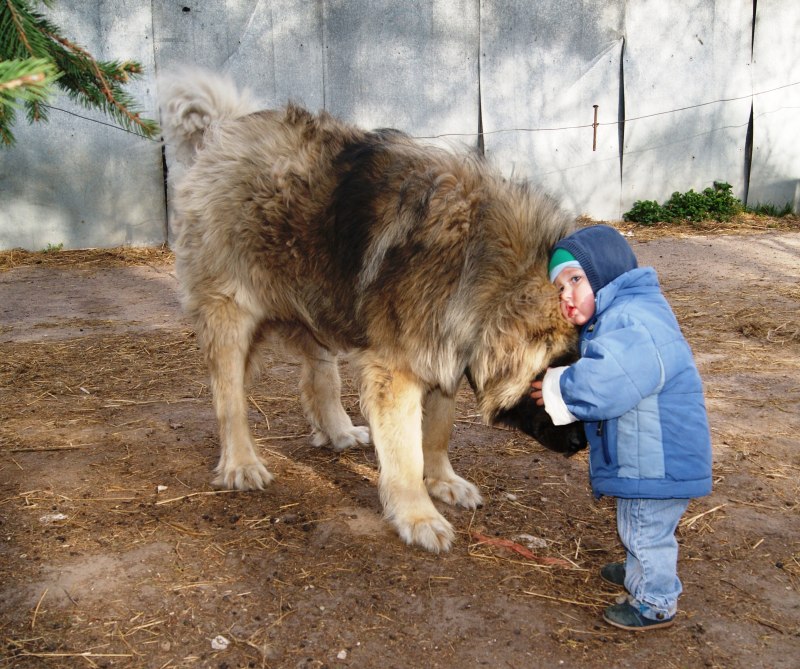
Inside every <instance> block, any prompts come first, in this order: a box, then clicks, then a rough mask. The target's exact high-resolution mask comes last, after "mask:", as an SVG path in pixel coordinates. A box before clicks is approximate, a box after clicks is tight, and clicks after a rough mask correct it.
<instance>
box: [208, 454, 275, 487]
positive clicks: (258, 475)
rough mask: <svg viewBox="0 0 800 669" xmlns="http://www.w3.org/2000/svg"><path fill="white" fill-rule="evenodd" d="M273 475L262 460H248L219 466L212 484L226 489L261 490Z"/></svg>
mask: <svg viewBox="0 0 800 669" xmlns="http://www.w3.org/2000/svg"><path fill="white" fill-rule="evenodd" d="M273 478H274V477H273V476H272V474H270V472H269V470H268V469H267V468H266V466H265V465H264V463H263V462H261V461H260V460H259V461H257V462H250V463H247V464H241V465H236V466H222V465H221V466H220V467H218V468H217V477H216V478H215V479H214V481H213V482H212V484H213V485H214V487H216V488H223V489H226V490H263V489H264V486H266V485H269V484H270V483H271V482H272V479H273Z"/></svg>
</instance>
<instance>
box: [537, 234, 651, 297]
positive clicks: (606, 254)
mask: <svg viewBox="0 0 800 669" xmlns="http://www.w3.org/2000/svg"><path fill="white" fill-rule="evenodd" d="M562 250H563V251H565V252H567V253H569V254H570V255H571V256H572V257H574V258H575V260H577V261H578V262H579V263H580V267H581V269H582V270H583V271H584V272H585V273H586V278H587V279H588V280H589V285H590V286H591V287H592V291H593V292H594V294H595V295H597V293H598V292H599V291H600V289H601V288H604V287H605V286H606V285H608V284H609V283H611V282H612V281H613V280H614V279H616V278H617V277H619V276H622V275H623V274H625V272H629V271H630V270H632V269H636V268H637V267H638V266H639V263H638V262H637V261H636V255H635V254H634V253H633V249H631V247H630V245H629V244H628V242H627V241H626V240H625V237H623V236H622V235H621V234H620V233H619V232H617V231H616V230H615V229H614V228H612V227H611V226H610V225H602V224H601V225H591V226H589V227H587V228H580V229H579V230H577V231H575V232H573V233H572V234H571V235H569V236H568V237H564V239H562V240H561V241H560V242H558V243H557V244H556V245H555V247H554V248H553V251H552V256H551V257H552V258H555V255H556V253H558V252H559V251H562Z"/></svg>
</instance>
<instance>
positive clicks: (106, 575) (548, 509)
mask: <svg viewBox="0 0 800 669" xmlns="http://www.w3.org/2000/svg"><path fill="white" fill-rule="evenodd" d="M630 239H631V241H632V243H633V245H634V248H635V250H636V253H637V255H638V256H639V259H640V262H641V263H642V264H648V265H653V266H654V267H655V268H656V269H657V270H658V272H659V275H660V277H661V280H662V284H663V286H664V290H665V293H666V295H667V297H668V299H669V300H670V302H671V304H672V305H673V307H674V309H675V311H676V313H677V315H678V318H679V320H680V322H681V325H682V327H683V328H684V331H685V333H686V335H687V338H688V339H689V341H690V343H691V344H692V346H693V348H694V351H695V354H696V357H697V360H698V364H699V367H700V370H701V373H702V375H703V378H704V381H705V384H706V394H707V403H708V409H709V413H710V420H711V426H712V435H713V444H714V480H715V489H714V493H713V494H712V495H711V496H709V497H706V498H703V499H699V500H695V501H693V502H692V504H691V505H690V507H689V511H688V512H687V514H686V516H685V517H684V520H683V522H682V524H681V526H680V528H679V540H680V543H681V554H680V564H679V573H680V575H681V578H682V580H683V582H684V588H685V592H684V595H683V596H682V598H681V601H680V614H679V618H678V620H677V623H676V624H675V626H674V627H672V628H670V629H667V630H662V631H658V632H651V633H647V634H632V633H627V632H623V631H621V630H616V629H614V628H610V627H608V626H606V625H604V624H603V623H602V621H601V619H600V613H601V611H602V609H603V607H604V606H606V605H607V604H609V603H611V602H613V600H614V598H615V597H616V596H617V594H618V592H617V591H615V590H614V589H613V588H611V587H610V586H607V585H605V584H604V583H603V582H602V581H601V580H600V578H599V576H598V573H597V572H598V569H599V567H600V566H601V565H603V564H604V563H605V562H608V561H611V560H616V559H619V558H620V557H621V549H620V546H619V544H618V541H617V538H616V533H615V526H614V517H613V508H614V507H613V500H608V499H602V500H600V501H595V500H594V499H593V498H592V495H591V494H590V491H589V487H588V480H587V462H586V457H585V453H583V454H579V455H577V456H575V457H574V458H572V459H565V458H563V457H561V456H560V455H557V454H554V453H551V452H548V451H545V450H544V449H543V448H541V447H540V446H539V445H538V444H537V443H536V442H534V441H532V440H530V439H528V438H527V437H525V436H524V435H521V434H519V433H516V432H512V431H508V430H501V429H495V428H490V427H486V426H483V425H481V424H480V423H479V421H478V419H477V417H476V414H475V410H474V401H473V398H472V396H471V393H470V392H469V391H468V390H467V389H462V391H461V394H460V401H459V415H458V420H457V423H456V425H455V427H454V430H453V437H452V460H453V463H454V466H455V468H456V470H457V471H458V472H459V473H460V474H462V475H464V476H466V477H467V478H468V479H470V480H472V481H473V482H475V483H476V484H477V485H478V486H479V487H480V488H481V491H482V493H483V496H484V500H485V502H486V503H485V505H484V506H483V507H482V508H480V509H478V510H477V511H476V512H474V513H473V512H470V511H465V510H461V509H456V508H449V507H447V506H446V505H438V506H439V508H440V509H442V512H443V513H444V514H445V515H446V516H447V518H448V519H449V520H450V521H451V522H452V523H453V525H454V527H455V528H456V530H457V532H458V537H457V540H456V542H455V545H454V547H453V550H452V551H451V552H450V553H448V554H442V555H433V554H429V553H426V552H424V551H422V550H419V549H416V548H410V547H408V546H406V545H404V544H403V543H402V542H401V541H400V540H399V539H398V538H397V537H396V535H395V534H394V533H393V532H392V531H391V529H389V528H388V526H387V525H386V524H385V523H384V522H383V521H382V519H381V515H380V513H381V511H380V505H379V501H378V495H377V490H376V481H377V473H376V461H375V456H374V453H373V451H372V449H371V447H362V448H357V449H355V450H351V451H348V452H346V453H343V454H335V453H333V452H331V451H329V450H325V449H316V448H313V447H312V446H311V445H310V444H309V442H308V429H307V427H306V424H305V422H304V420H303V417H302V414H301V411H300V407H299V403H298V401H297V396H296V386H297V366H296V364H295V363H294V362H293V361H292V360H291V359H289V358H285V357H282V356H281V355H279V354H278V355H275V356H274V357H273V359H272V360H271V361H270V365H269V366H268V373H267V374H266V375H265V377H264V378H263V379H262V380H261V382H259V384H258V385H256V386H254V387H253V388H252V392H251V396H250V400H251V412H250V418H251V422H252V426H253V430H254V432H255V435H256V437H257V438H258V442H259V444H260V446H261V448H262V451H263V454H264V457H265V459H266V460H267V461H268V463H269V466H270V469H271V470H272V471H273V472H274V473H275V474H276V475H277V478H276V481H275V483H274V484H273V485H272V486H271V487H270V488H269V489H268V490H266V491H265V492H262V493H238V492H228V491H217V490H214V489H213V488H212V487H211V486H210V481H211V470H212V468H213V467H214V465H215V462H216V458H217V437H216V426H215V422H214V417H213V412H212V408H211V402H210V398H209V391H208V386H207V381H206V375H205V372H204V370H203V369H202V367H201V363H200V358H199V354H198V351H197V348H196V344H195V340H194V337H193V335H192V333H191V331H190V329H189V328H188V326H187V324H186V322H185V321H184V320H183V319H182V316H181V313H180V309H179V306H178V302H177V298H176V289H177V282H176V280H175V275H174V268H173V265H172V260H171V256H170V255H169V253H167V252H158V251H152V252H141V253H139V254H137V253H135V252H132V251H127V252H92V253H70V252H62V253H59V254H45V255H41V254H24V253H16V254H9V253H6V254H2V259H1V260H2V262H1V263H0V269H2V270H3V271H0V450H1V451H2V455H3V457H2V460H0V667H15V668H19V669H28V668H33V667H37V668H38V667H46V668H51V667H146V668H153V669H165V668H167V667H170V668H179V667H212V668H215V669H233V668H236V667H270V668H277V667H297V668H300V667H303V668H308V669H311V668H319V667H329V668H331V669H335V668H336V667H365V668H371V667H380V668H381V669H390V668H392V667H396V668H416V667H426V668H431V669H433V668H435V667H439V668H447V669H450V668H461V667H480V666H488V667H502V668H507V667H510V668H523V667H587V668H598V669H599V668H604V669H605V668H611V667H646V666H651V665H657V666H660V667H681V668H687V667H723V668H734V667H741V668H745V667H746V668H748V669H750V668H756V667H763V668H769V669H779V668H785V669H789V668H796V667H798V666H799V665H798V663H799V662H800V660H799V659H798V658H800V596H798V590H800V513H799V512H798V511H799V509H798V493H800V449H799V448H798V437H797V435H798V433H800V413H799V412H798V406H799V405H800V316H799V315H798V314H799V310H800V285H799V284H798V275H799V272H798V268H800V229H798V227H797V226H795V227H794V229H789V230H786V229H783V230H778V231H770V230H764V231H757V230H754V229H752V228H750V229H749V230H748V231H747V234H737V235H720V234H705V235H697V234H687V233H685V232H681V231H678V232H677V233H675V232H672V233H671V234H670V235H669V236H663V235H658V234H656V235H653V234H650V233H645V232H643V231H638V230H637V231H635V232H634V233H633V235H632V236H631V237H630ZM345 376H346V380H345V385H346V388H345V403H346V408H347V409H348V411H349V412H350V413H351V415H352V416H353V417H354V420H355V422H357V423H362V422H363V418H362V417H361V415H360V413H359V410H358V399H357V396H356V393H355V389H354V387H353V384H352V381H351V380H350V377H349V375H347V370H346V369H345ZM475 533H481V534H483V535H485V536H488V537H490V538H492V539H502V540H509V541H512V542H515V543H516V544H517V545H521V546H523V547H526V548H528V549H529V550H530V551H532V553H533V554H535V556H537V557H550V558H560V559H561V560H562V561H563V564H561V565H559V566H547V565H542V564H539V563H537V561H536V560H531V559H529V558H526V557H525V556H523V555H522V554H520V553H519V552H514V551H513V550H509V549H507V548H503V547H502V546H500V545H494V544H487V543H481V542H479V541H477V540H476V539H475Z"/></svg>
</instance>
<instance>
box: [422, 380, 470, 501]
mask: <svg viewBox="0 0 800 669" xmlns="http://www.w3.org/2000/svg"><path fill="white" fill-rule="evenodd" d="M455 412H456V401H455V398H454V397H448V396H447V395H444V394H442V392H441V391H440V390H436V389H434V390H431V391H430V392H429V393H428V394H427V396H426V397H425V401H424V404H423V414H422V451H423V455H424V457H425V470H424V471H425V485H426V486H427V487H428V492H429V493H430V494H431V496H432V497H436V498H438V499H440V500H442V501H443V502H447V503H448V504H457V505H459V506H463V507H466V508H467V509H474V508H476V507H478V506H480V505H481V504H482V503H483V500H482V499H481V494H480V492H478V488H477V487H476V486H475V485H473V484H472V483H470V482H469V481H467V480H465V479H463V478H461V477H460V476H459V475H458V474H456V473H455V471H453V466H452V465H451V464H450V459H449V457H448V455H447V448H448V446H449V444H450V433H451V431H452V428H453V420H454V418H455Z"/></svg>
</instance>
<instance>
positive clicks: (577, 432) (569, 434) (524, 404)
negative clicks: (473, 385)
mask: <svg viewBox="0 0 800 669" xmlns="http://www.w3.org/2000/svg"><path fill="white" fill-rule="evenodd" d="M576 357H577V356H575V355H574V354H572V353H570V354H566V355H563V356H561V357H559V358H557V359H555V360H553V361H551V363H550V366H551V367H560V366H562V365H568V364H570V363H571V362H574V361H575V360H576ZM543 376H544V372H542V373H540V374H538V375H537V377H536V379H537V380H541V379H542V377H543ZM495 423H499V424H501V425H507V426H509V427H513V428H516V429H518V430H520V431H522V432H524V433H525V434H527V435H528V436H530V437H533V438H534V439H536V441H538V442H539V443H540V444H541V445H542V446H544V447H545V448H549V449H550V450H551V451H556V452H557V453H563V454H564V455H565V456H566V457H569V456H571V455H575V453H577V452H578V451H581V450H583V449H584V448H586V446H587V444H586V435H585V433H584V431H583V423H582V422H577V423H570V424H569V425H553V421H552V420H551V419H550V416H549V415H548V414H547V412H546V411H545V410H544V407H540V406H538V405H537V404H536V401H535V400H534V399H533V398H532V397H531V396H530V394H529V393H526V394H525V395H523V396H522V397H521V398H520V400H519V402H517V403H516V404H515V405H514V406H512V407H511V408H510V409H502V410H501V411H500V412H499V413H498V414H497V415H496V416H495Z"/></svg>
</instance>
